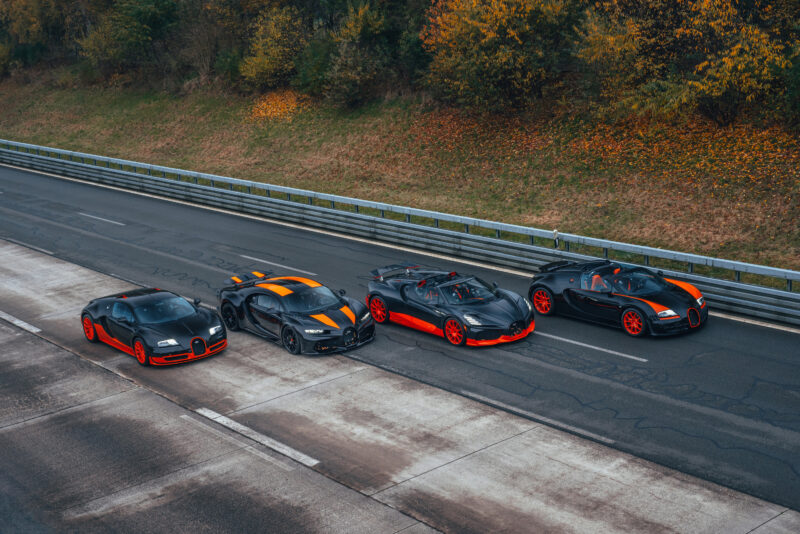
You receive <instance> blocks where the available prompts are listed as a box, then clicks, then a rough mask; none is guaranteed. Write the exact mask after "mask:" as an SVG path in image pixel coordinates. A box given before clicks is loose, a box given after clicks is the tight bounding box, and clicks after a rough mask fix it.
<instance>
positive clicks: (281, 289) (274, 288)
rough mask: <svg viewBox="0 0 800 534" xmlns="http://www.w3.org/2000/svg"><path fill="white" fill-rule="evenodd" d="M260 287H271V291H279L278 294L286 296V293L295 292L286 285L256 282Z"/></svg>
mask: <svg viewBox="0 0 800 534" xmlns="http://www.w3.org/2000/svg"><path fill="white" fill-rule="evenodd" d="M256 285H257V286H258V287H263V288H264V289H269V290H270V291H272V292H274V293H277V294H278V295H280V296H282V297H285V296H286V295H290V294H291V293H294V291H292V290H291V289H289V288H288V287H284V286H279V285H278V284H256Z"/></svg>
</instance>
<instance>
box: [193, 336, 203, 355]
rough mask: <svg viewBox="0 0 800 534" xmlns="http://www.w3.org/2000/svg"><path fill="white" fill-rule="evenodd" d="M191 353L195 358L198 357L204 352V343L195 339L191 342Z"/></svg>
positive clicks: (197, 338)
mask: <svg viewBox="0 0 800 534" xmlns="http://www.w3.org/2000/svg"><path fill="white" fill-rule="evenodd" d="M192 352H193V353H194V355H195V356H200V355H201V354H204V353H205V352H206V342H205V341H203V340H202V339H200V338H199V337H196V338H194V339H193V340H192Z"/></svg>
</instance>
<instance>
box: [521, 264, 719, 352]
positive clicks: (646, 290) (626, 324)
mask: <svg viewBox="0 0 800 534" xmlns="http://www.w3.org/2000/svg"><path fill="white" fill-rule="evenodd" d="M528 296H529V298H530V300H531V302H532V303H533V307H534V308H535V309H536V311H537V312H538V313H541V314H542V315H552V314H555V313H558V314H562V315H569V316H571V317H576V318H579V319H585V320H588V321H593V322H597V323H603V324H609V325H613V326H618V327H621V328H622V329H623V330H625V332H627V333H628V334H629V335H631V336H634V337H638V336H643V335H645V334H647V333H648V332H649V333H651V334H653V335H662V334H673V333H678V332H684V331H686V330H692V329H695V328H699V327H701V326H703V325H704V324H705V322H706V321H707V320H708V305H707V304H706V302H705V299H704V298H703V295H702V294H701V293H700V291H699V290H698V289H697V288H696V287H694V286H693V285H692V284H689V283H687V282H682V281H680V280H673V279H670V278H664V277H663V276H661V273H656V272H653V271H651V270H649V269H645V268H644V267H638V266H630V265H622V264H619V263H614V262H610V261H608V260H603V261H588V262H575V261H557V262H553V263H548V264H547V265H544V266H542V267H541V268H540V269H539V272H538V273H537V274H536V275H535V276H534V277H533V280H532V281H531V285H530V289H529V290H528Z"/></svg>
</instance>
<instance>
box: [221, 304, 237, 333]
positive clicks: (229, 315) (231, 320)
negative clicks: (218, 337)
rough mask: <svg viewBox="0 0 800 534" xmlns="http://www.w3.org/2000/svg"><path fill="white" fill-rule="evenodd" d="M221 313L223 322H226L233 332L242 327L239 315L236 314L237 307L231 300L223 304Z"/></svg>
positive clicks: (226, 326) (226, 325)
mask: <svg viewBox="0 0 800 534" xmlns="http://www.w3.org/2000/svg"><path fill="white" fill-rule="evenodd" d="M220 314H221V315H222V322H223V323H225V328H227V329H228V330H230V331H231V332H236V331H237V330H239V329H240V326H239V316H238V315H236V308H234V307H233V304H231V303H230V302H226V303H225V304H223V305H222V310H220Z"/></svg>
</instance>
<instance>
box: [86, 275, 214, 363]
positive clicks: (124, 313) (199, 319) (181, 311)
mask: <svg viewBox="0 0 800 534" xmlns="http://www.w3.org/2000/svg"><path fill="white" fill-rule="evenodd" d="M199 302H200V301H197V300H196V301H194V303H190V302H189V301H187V300H186V299H185V298H183V297H180V296H178V295H176V294H175V293H170V292H169V291H163V290H161V289H155V288H151V289H137V290H134V291H128V292H125V293H117V294H116V295H109V296H107V297H102V298H99V299H94V300H92V301H91V302H89V304H88V305H87V306H86V307H85V308H84V309H83V311H82V312H81V324H82V326H83V334H84V335H85V336H86V339H87V340H89V341H91V342H92V343H96V342H98V341H102V342H103V343H106V344H107V345H111V346H112V347H114V348H116V349H119V350H121V351H122V352H125V353H127V354H130V355H131V356H134V357H136V360H137V361H138V362H139V363H140V364H142V365H151V364H152V365H173V364H176V363H184V362H189V361H193V360H199V359H200V358H205V357H207V356H211V355H212V354H216V353H218V352H220V351H221V350H222V349H224V348H225V347H226V346H227V344H228V341H227V333H226V332H225V327H224V326H223V324H222V322H221V321H220V319H219V317H217V314H215V313H214V312H213V311H210V310H206V309H203V308H200V307H198V306H197V305H198V304H199Z"/></svg>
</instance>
